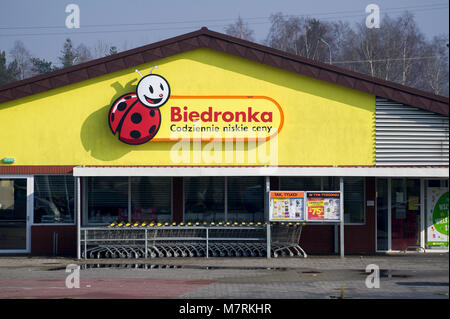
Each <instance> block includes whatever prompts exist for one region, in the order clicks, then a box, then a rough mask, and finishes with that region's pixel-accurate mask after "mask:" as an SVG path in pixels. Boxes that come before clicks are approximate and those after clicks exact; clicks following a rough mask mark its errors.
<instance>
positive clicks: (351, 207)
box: [280, 176, 365, 224]
mask: <svg viewBox="0 0 450 319" xmlns="http://www.w3.org/2000/svg"><path fill="white" fill-rule="evenodd" d="M280 190H282V191H295V190H299V191H339V177H328V176H325V177H280ZM364 200H365V194H364V177H344V221H345V223H346V224H364V223H365V207H364Z"/></svg>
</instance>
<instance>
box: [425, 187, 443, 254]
mask: <svg viewBox="0 0 450 319" xmlns="http://www.w3.org/2000/svg"><path fill="white" fill-rule="evenodd" d="M427 246H429V247H430V246H438V247H439V246H441V247H443V246H448V189H447V188H440V187H429V188H428V190H427Z"/></svg>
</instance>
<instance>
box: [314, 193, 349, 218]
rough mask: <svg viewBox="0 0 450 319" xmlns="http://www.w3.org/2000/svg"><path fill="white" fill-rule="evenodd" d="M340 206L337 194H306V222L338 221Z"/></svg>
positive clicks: (339, 198)
mask: <svg viewBox="0 0 450 319" xmlns="http://www.w3.org/2000/svg"><path fill="white" fill-rule="evenodd" d="M340 204H341V194H340V193H339V192H308V193H307V220H309V221H340V219H341V213H340Z"/></svg>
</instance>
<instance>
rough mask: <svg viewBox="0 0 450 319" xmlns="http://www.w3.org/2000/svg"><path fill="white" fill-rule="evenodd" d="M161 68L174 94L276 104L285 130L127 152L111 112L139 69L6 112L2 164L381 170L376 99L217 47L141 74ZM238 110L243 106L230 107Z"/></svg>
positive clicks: (1, 117)
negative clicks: (256, 137) (249, 138)
mask: <svg viewBox="0 0 450 319" xmlns="http://www.w3.org/2000/svg"><path fill="white" fill-rule="evenodd" d="M154 65H158V66H159V69H157V70H154V73H156V74H160V75H162V76H163V77H164V78H166V79H167V80H168V82H169V83H170V87H171V95H173V96H208V95H209V96H210V95H213V96H266V97H269V98H270V99H273V100H274V101H276V102H277V103H278V104H279V105H280V107H281V109H282V113H283V115H284V122H283V127H282V129H281V130H280V132H279V134H278V135H277V136H276V137H274V138H272V139H271V140H270V141H268V142H266V141H257V142H244V143H239V144H238V143H231V144H228V145H226V143H225V142H215V143H213V142H205V141H204V142H195V143H186V142H185V143H183V144H180V142H175V141H173V142H171V141H156V140H155V141H154V140H151V141H149V142H147V143H145V144H142V145H128V144H124V143H122V142H120V141H119V140H118V137H117V135H116V136H114V135H113V134H112V132H111V130H110V128H109V126H108V113H109V110H110V107H111V104H112V103H113V101H114V100H115V99H117V98H118V97H119V96H121V95H123V94H125V93H128V92H134V91H135V90H136V84H137V83H138V81H139V78H140V76H139V75H138V74H137V73H136V72H134V71H135V69H136V67H133V68H130V69H126V70H123V71H119V72H115V73H111V74H107V75H104V76H100V77H97V78H94V79H91V80H87V81H83V82H79V83H76V84H71V85H68V86H64V87H62V88H59V89H54V90H50V91H47V92H43V93H40V94H35V95H32V96H29V97H25V98H21V99H17V100H13V101H11V102H7V103H3V104H0V158H4V157H9V158H14V159H15V163H14V164H13V165H221V164H226V165H268V164H269V165H333V166H340V165H374V163H375V159H374V158H375V96H373V95H370V94H367V93H363V92H360V91H357V90H352V89H349V88H345V87H342V86H339V85H336V84H331V83H328V82H324V81H320V80H317V79H313V78H310V77H307V76H303V75H299V74H295V73H292V72H288V71H284V70H282V69H278V68H274V67H270V66H267V65H264V64H260V63H257V62H253V61H249V60H246V59H243V58H239V57H236V56H232V55H228V54H225V53H221V52H217V51H213V50H210V49H196V50H193V51H189V52H186V53H183V54H178V55H175V56H172V57H169V58H164V59H161V60H158V61H154V62H152V63H147V64H143V65H140V66H138V67H137V69H139V70H140V71H141V72H142V74H148V72H149V70H150V69H151V67H152V66H154ZM213 102H214V101H212V102H211V103H213ZM171 103H172V104H173V103H174V100H173V99H170V100H169V101H168V102H167V104H166V105H164V106H162V107H161V114H162V119H163V120H162V126H163V125H166V126H167V125H169V121H170V117H169V116H168V115H167V114H168V109H169V106H170V105H171ZM222 105H223V104H222ZM230 105H231V104H230ZM232 108H235V109H238V108H239V105H237V104H232ZM276 120H277V121H278V122H277V123H279V120H280V119H279V118H277V119H276ZM158 134H159V133H158ZM177 143H178V144H177ZM183 149H184V150H186V151H187V150H189V152H188V154H189V155H188V157H186V156H185V155H186V154H185V153H183V154H184V155H180V154H181V152H180V151H181V150H183ZM269 149H270V150H271V154H273V152H275V151H276V153H277V156H276V158H275V159H272V160H271V162H270V163H268V162H267V158H265V159H264V158H263V157H261V156H259V155H258V154H260V153H258V152H265V151H267V152H269ZM220 150H222V153H220V152H219V151H220ZM177 152H178V153H177ZM174 154H175V155H174ZM177 154H178V155H177ZM218 154H220V155H219V156H217V155H218ZM261 154H262V153H261ZM214 156H215V157H214Z"/></svg>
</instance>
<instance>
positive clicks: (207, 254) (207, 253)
mask: <svg viewBox="0 0 450 319" xmlns="http://www.w3.org/2000/svg"><path fill="white" fill-rule="evenodd" d="M208 240H209V233H208V228H206V258H209V252H208V250H209V248H208Z"/></svg>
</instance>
